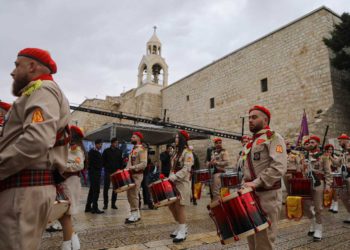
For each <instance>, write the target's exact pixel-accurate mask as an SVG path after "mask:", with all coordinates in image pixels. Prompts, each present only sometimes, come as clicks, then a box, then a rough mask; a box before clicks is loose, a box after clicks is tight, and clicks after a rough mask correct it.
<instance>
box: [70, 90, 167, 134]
mask: <svg viewBox="0 0 350 250" xmlns="http://www.w3.org/2000/svg"><path fill="white" fill-rule="evenodd" d="M135 93H136V90H135V89H132V90H130V91H128V92H126V93H124V94H122V95H121V96H117V97H112V96H107V97H106V99H105V100H102V99H86V100H85V101H84V102H83V103H82V104H81V106H82V107H87V108H89V107H90V108H96V109H102V110H104V111H111V112H123V113H126V114H134V115H139V116H145V117H151V118H157V117H158V118H159V117H160V114H161V96H160V94H153V93H142V94H140V95H138V96H136V97H135ZM71 120H72V122H71V123H72V124H76V125H78V126H80V127H82V128H83V129H84V131H85V132H90V131H92V130H95V129H97V128H99V127H101V126H102V125H104V124H106V123H112V122H115V123H123V124H133V122H132V121H128V120H121V119H117V118H112V117H107V116H101V115H96V114H90V113H85V112H80V111H74V112H73V113H72V119H71Z"/></svg>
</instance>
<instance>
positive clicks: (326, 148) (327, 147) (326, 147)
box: [324, 144, 334, 150]
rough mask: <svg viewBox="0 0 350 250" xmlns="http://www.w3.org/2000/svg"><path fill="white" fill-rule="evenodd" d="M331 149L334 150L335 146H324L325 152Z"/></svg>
mask: <svg viewBox="0 0 350 250" xmlns="http://www.w3.org/2000/svg"><path fill="white" fill-rule="evenodd" d="M329 148H333V149H334V146H333V144H327V145H326V146H324V149H325V150H328V149H329Z"/></svg>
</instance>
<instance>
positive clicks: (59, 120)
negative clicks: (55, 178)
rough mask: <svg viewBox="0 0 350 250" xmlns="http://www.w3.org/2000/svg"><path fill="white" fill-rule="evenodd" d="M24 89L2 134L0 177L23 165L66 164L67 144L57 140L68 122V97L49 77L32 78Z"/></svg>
mask: <svg viewBox="0 0 350 250" xmlns="http://www.w3.org/2000/svg"><path fill="white" fill-rule="evenodd" d="M38 83H39V84H38ZM22 93H23V94H22V96H20V97H18V98H17V100H16V101H15V102H14V103H13V106H12V108H11V109H10V111H9V113H8V120H7V121H6V122H5V125H4V127H3V131H2V133H1V135H0V180H3V179H5V178H7V177H9V176H11V175H13V174H16V173H18V172H19V171H21V170H22V169H53V168H58V169H59V170H60V171H61V172H63V171H64V169H65V168H66V164H67V155H68V145H66V146H58V147H54V144H55V142H56V134H57V132H58V131H62V130H64V128H65V126H66V125H68V123H69V119H70V111H69V103H68V100H67V98H66V97H65V96H64V94H63V93H62V91H61V90H60V88H59V87H58V85H57V84H56V83H55V82H53V81H48V80H43V81H40V80H38V81H33V82H31V83H29V85H28V86H26V87H25V89H24V90H23V91H22Z"/></svg>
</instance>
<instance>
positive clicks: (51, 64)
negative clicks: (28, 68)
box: [17, 48, 57, 74]
mask: <svg viewBox="0 0 350 250" xmlns="http://www.w3.org/2000/svg"><path fill="white" fill-rule="evenodd" d="M17 56H24V57H28V58H31V59H33V60H35V61H38V62H39V63H41V64H43V65H44V66H46V67H47V68H49V69H50V71H51V74H55V73H56V72H57V65H56V63H55V61H54V60H53V59H52V58H51V55H50V53H49V52H48V51H46V50H42V49H37V48H26V49H22V50H21V51H20V52H19V53H18V55H17Z"/></svg>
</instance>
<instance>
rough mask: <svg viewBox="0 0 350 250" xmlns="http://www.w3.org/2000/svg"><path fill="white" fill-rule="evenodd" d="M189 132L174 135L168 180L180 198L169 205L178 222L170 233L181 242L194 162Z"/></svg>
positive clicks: (184, 232)
mask: <svg viewBox="0 0 350 250" xmlns="http://www.w3.org/2000/svg"><path fill="white" fill-rule="evenodd" d="M189 139H190V136H189V134H188V133H187V132H186V131H184V130H181V131H180V132H178V133H177V134H176V136H175V147H176V151H175V153H174V155H173V157H172V171H171V172H172V173H171V174H170V176H169V180H170V181H171V182H173V183H174V184H175V186H176V189H177V190H178V191H179V193H180V199H178V200H176V202H175V203H172V204H170V205H169V210H170V211H171V213H172V215H173V217H174V219H175V221H176V222H177V223H178V224H179V225H178V227H177V228H176V230H175V231H174V232H173V233H171V234H170V237H172V238H174V239H173V242H174V243H177V242H181V241H184V240H185V239H186V236H187V225H186V215H185V206H189V205H190V198H191V179H190V178H191V168H192V166H193V164H194V158H193V154H192V150H190V149H189V147H188V144H187V141H188V140H189Z"/></svg>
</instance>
